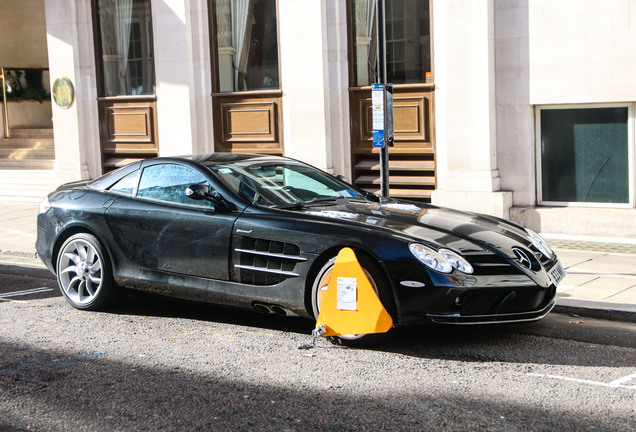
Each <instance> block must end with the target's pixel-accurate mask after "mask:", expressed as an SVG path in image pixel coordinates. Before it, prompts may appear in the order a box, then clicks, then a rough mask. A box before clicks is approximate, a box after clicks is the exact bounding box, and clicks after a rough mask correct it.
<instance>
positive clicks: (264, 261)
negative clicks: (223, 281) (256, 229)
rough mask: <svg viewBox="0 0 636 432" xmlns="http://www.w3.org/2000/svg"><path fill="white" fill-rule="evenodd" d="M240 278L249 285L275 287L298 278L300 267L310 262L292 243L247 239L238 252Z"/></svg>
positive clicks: (238, 276)
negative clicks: (301, 263) (299, 265)
mask: <svg viewBox="0 0 636 432" xmlns="http://www.w3.org/2000/svg"><path fill="white" fill-rule="evenodd" d="M234 253H235V257H236V258H235V261H234V262H235V264H234V269H235V274H236V275H237V279H238V280H239V281H240V282H241V283H244V284H249V285H275V284H278V283H280V282H282V281H284V280H286V279H289V278H292V277H298V276H299V274H298V273H297V272H296V264H298V263H299V262H301V261H306V259H305V258H302V257H301V256H300V248H299V247H298V246H297V245H295V244H292V243H284V242H279V241H273V240H264V239H255V238H250V237H243V238H242V239H241V242H240V246H239V247H236V248H235V249H234Z"/></svg>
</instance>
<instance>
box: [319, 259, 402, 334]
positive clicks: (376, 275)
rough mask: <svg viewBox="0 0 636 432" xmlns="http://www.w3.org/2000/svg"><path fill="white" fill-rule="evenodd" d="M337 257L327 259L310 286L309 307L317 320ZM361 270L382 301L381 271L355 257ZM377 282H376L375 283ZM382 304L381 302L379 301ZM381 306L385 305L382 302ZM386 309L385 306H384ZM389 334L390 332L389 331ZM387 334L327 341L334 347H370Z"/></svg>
mask: <svg viewBox="0 0 636 432" xmlns="http://www.w3.org/2000/svg"><path fill="white" fill-rule="evenodd" d="M336 258H337V257H333V258H331V259H329V260H328V261H327V262H326V263H325V264H324V265H323V266H322V268H321V269H320V271H318V274H316V277H315V278H314V281H313V283H312V286H311V307H312V312H313V314H314V318H315V319H318V315H319V314H320V305H321V304H322V302H323V300H324V296H325V294H326V292H327V287H328V286H329V281H330V280H331V274H332V272H333V267H334V264H335V262H336ZM357 259H358V262H359V263H360V266H361V267H362V270H363V271H364V273H365V275H366V276H367V278H368V279H369V282H371V286H372V287H373V290H374V291H375V293H376V294H377V295H378V298H380V299H382V296H381V293H380V288H379V287H378V284H381V283H382V282H384V281H385V280H386V278H385V277H384V276H383V275H382V273H381V271H380V270H378V268H377V265H376V264H374V263H373V262H372V261H371V260H369V259H365V258H364V257H357ZM376 281H377V282H376ZM380 301H381V302H382V300H380ZM382 303H383V305H384V304H385V303H384V302H382ZM385 308H386V306H385ZM389 332H390V330H389ZM389 332H387V333H372V334H366V333H363V334H350V335H341V336H332V337H329V338H328V339H329V340H330V341H331V342H332V343H334V344H336V345H345V346H350V347H367V346H370V345H375V344H378V343H380V342H382V341H384V340H386V339H387V338H388V334H389Z"/></svg>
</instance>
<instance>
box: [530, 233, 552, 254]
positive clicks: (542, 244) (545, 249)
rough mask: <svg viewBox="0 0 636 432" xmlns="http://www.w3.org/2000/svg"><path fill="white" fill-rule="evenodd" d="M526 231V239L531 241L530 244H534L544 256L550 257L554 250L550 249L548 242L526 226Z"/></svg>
mask: <svg viewBox="0 0 636 432" xmlns="http://www.w3.org/2000/svg"><path fill="white" fill-rule="evenodd" d="M526 232H527V233H528V239H529V240H530V241H531V242H532V246H534V247H535V248H536V249H537V250H538V251H539V252H541V253H542V254H543V255H544V256H545V257H546V258H552V257H553V256H554V251H552V249H551V248H550V246H549V245H548V243H547V242H546V241H545V240H543V238H542V237H541V236H540V235H539V234H537V233H536V232H534V231H532V230H531V229H528V228H526Z"/></svg>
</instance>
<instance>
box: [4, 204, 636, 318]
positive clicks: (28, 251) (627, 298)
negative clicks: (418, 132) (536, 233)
mask: <svg viewBox="0 0 636 432" xmlns="http://www.w3.org/2000/svg"><path fill="white" fill-rule="evenodd" d="M37 208H38V206H37V204H25V203H16V202H7V201H0V263H2V262H3V261H5V262H6V261H8V260H10V261H12V263H13V264H15V261H18V262H21V263H23V264H24V265H28V266H38V267H42V268H44V265H43V264H42V263H41V262H40V261H39V260H38V259H37V257H36V254H35V237H36V215H37ZM546 238H547V240H548V243H549V244H550V245H551V246H552V248H553V249H554V250H555V251H556V253H557V255H558V256H559V259H560V260H561V263H562V264H563V267H565V269H566V270H567V272H568V275H567V276H566V278H565V279H564V280H563V282H561V284H560V285H559V287H558V289H557V306H556V308H555V310H556V311H559V312H564V313H572V314H577V315H582V316H590V317H595V318H602V319H615V320H621V321H630V322H636V242H632V243H620V242H619V241H618V240H616V241H609V240H607V239H604V240H603V241H589V239H585V241H583V239H582V238H578V239H577V238H575V239H572V238H569V239H564V238H559V237H556V236H550V235H546Z"/></svg>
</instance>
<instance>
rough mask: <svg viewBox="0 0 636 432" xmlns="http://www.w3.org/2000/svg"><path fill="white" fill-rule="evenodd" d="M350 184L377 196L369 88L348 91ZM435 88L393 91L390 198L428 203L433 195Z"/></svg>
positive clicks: (406, 87)
mask: <svg viewBox="0 0 636 432" xmlns="http://www.w3.org/2000/svg"><path fill="white" fill-rule="evenodd" d="M349 98H350V110H351V114H350V115H351V149H352V152H351V153H352V154H351V158H352V161H351V162H352V163H351V165H352V170H353V173H352V174H353V176H352V178H353V182H354V183H355V184H356V185H357V186H359V187H361V188H363V189H366V190H368V191H370V192H373V193H378V194H379V193H380V151H379V149H375V148H373V134H372V130H373V128H372V112H371V111H372V106H371V88H370V87H361V88H351V89H350V90H349ZM433 99H434V86H433V85H427V84H421V85H418V84H411V85H401V86H399V85H396V86H394V92H393V118H394V125H393V128H394V137H395V142H394V146H393V147H389V195H390V196H391V197H394V198H407V199H415V200H418V201H425V202H428V201H430V197H431V192H432V191H433V190H434V189H435V185H436V181H435V144H434V137H435V133H434V132H435V131H434V121H433V117H434V116H433V107H434V103H433V102H434V100H433Z"/></svg>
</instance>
